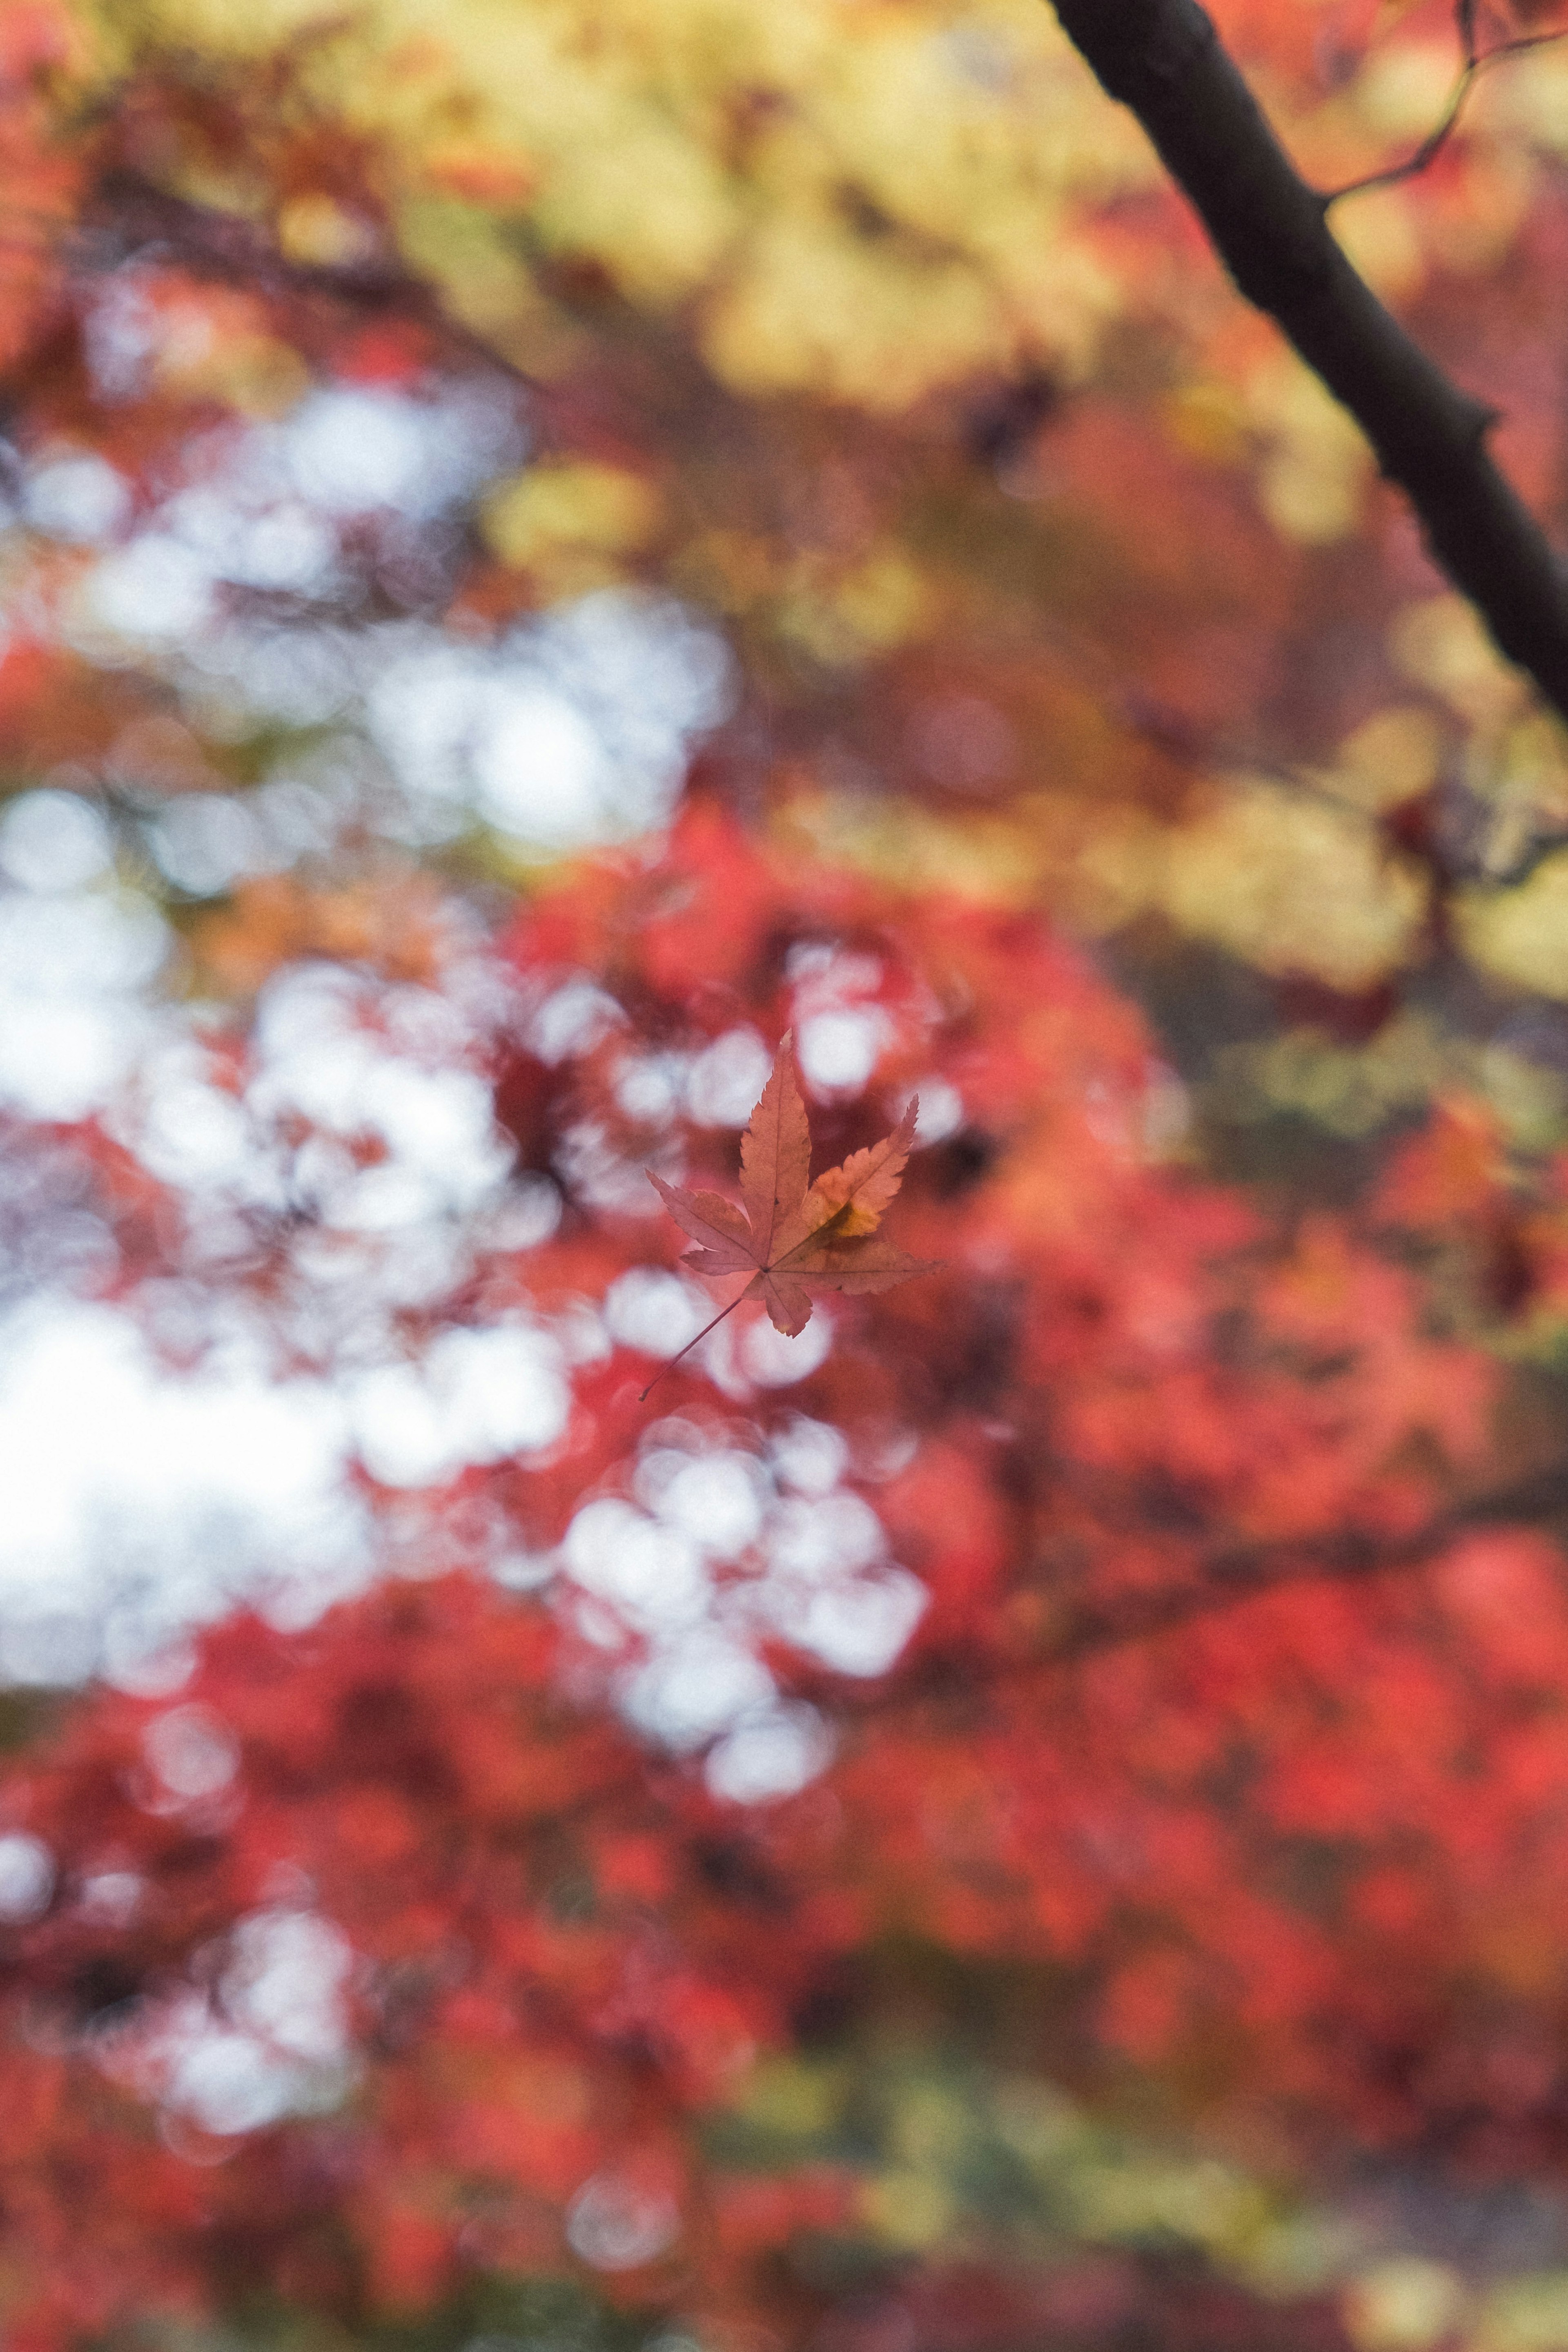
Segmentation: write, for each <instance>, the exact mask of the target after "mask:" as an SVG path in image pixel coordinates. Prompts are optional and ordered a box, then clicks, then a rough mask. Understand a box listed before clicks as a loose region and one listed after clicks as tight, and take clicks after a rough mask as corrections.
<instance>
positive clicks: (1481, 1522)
mask: <svg viewBox="0 0 1568 2352" xmlns="http://www.w3.org/2000/svg"><path fill="white" fill-rule="evenodd" d="M1558 1519H1568V1458H1565V1459H1563V1461H1560V1462H1553V1463H1549V1464H1548V1465H1546V1466H1545V1467H1544V1468H1542V1469H1539V1470H1531V1471H1528V1472H1526V1473H1525V1474H1524V1475H1521V1476H1520V1477H1518V1478H1512V1479H1509V1480H1507V1481H1505V1482H1504V1483H1503V1484H1502V1485H1500V1486H1489V1487H1485V1488H1483V1489H1482V1490H1481V1491H1480V1492H1479V1493H1478V1494H1475V1495H1470V1496H1462V1497H1461V1498H1460V1499H1459V1500H1458V1502H1456V1503H1452V1504H1450V1505H1449V1506H1448V1508H1447V1509H1445V1510H1442V1511H1439V1512H1437V1514H1436V1515H1435V1516H1434V1517H1431V1518H1429V1519H1426V1520H1423V1521H1422V1523H1421V1524H1420V1526H1419V1527H1416V1528H1410V1529H1409V1530H1408V1531H1406V1532H1405V1533H1402V1534H1385V1533H1381V1532H1379V1531H1377V1530H1375V1529H1371V1528H1354V1527H1351V1528H1335V1529H1333V1530H1331V1531H1330V1532H1328V1533H1325V1534H1322V1535H1315V1536H1295V1537H1287V1538H1282V1539H1281V1540H1280V1541H1278V1542H1273V1543H1255V1544H1228V1545H1221V1546H1218V1547H1217V1548H1216V1549H1214V1550H1213V1551H1211V1552H1209V1553H1208V1554H1207V1556H1206V1557H1204V1558H1203V1559H1200V1560H1199V1562H1198V1564H1197V1567H1196V1569H1195V1570H1194V1572H1193V1574H1192V1575H1191V1576H1190V1577H1189V1578H1187V1579H1186V1580H1182V1581H1180V1582H1177V1583H1174V1584H1171V1585H1168V1586H1166V1587H1164V1588H1162V1589H1160V1590H1158V1591H1149V1592H1137V1593H1130V1594H1123V1595H1121V1596H1118V1597H1117V1598H1115V1599H1113V1600H1110V1601H1084V1602H1083V1603H1082V1604H1081V1605H1078V1606H1075V1607H1073V1608H1071V1609H1070V1610H1069V1611H1068V1612H1066V1613H1065V1614H1064V1616H1063V1619H1062V1621H1061V1624H1060V1626H1059V1628H1058V1630H1057V1633H1056V1635H1055V1638H1054V1639H1053V1640H1052V1641H1051V1643H1050V1645H1049V1649H1048V1651H1047V1654H1046V1659H1045V1660H1042V1661H1041V1663H1046V1662H1051V1663H1054V1662H1056V1661H1059V1660H1062V1661H1065V1660H1070V1659H1076V1658H1084V1657H1090V1656H1092V1655H1093V1654H1095V1653H1096V1652H1098V1651H1102V1650H1111V1649H1119V1648H1121V1647H1122V1646H1124V1644H1125V1643H1128V1642H1137V1641H1143V1640H1145V1639H1147V1638H1148V1637H1149V1636H1150V1635H1151V1634H1155V1633H1165V1632H1166V1631H1168V1630H1169V1629H1171V1628H1172V1627H1175V1626H1177V1625H1183V1624H1186V1623H1187V1622H1190V1621H1191V1620H1193V1619H1195V1618H1198V1617H1209V1616H1214V1615H1216V1614H1217V1613H1218V1612H1220V1611H1222V1610H1226V1609H1233V1608H1235V1607H1236V1606H1237V1605H1238V1604H1239V1602H1242V1601H1249V1600H1253V1599H1256V1598H1257V1597H1258V1596H1259V1595H1260V1594H1262V1593H1266V1592H1272V1591H1278V1590H1280V1588H1281V1587H1282V1586H1285V1585H1291V1584H1304V1583H1311V1582H1322V1581H1328V1582H1347V1581H1349V1582H1356V1581H1360V1580H1363V1579H1364V1578H1367V1577H1371V1576H1378V1575H1382V1574H1385V1573H1387V1572H1389V1571H1392V1570H1399V1569H1412V1568H1420V1567H1423V1566H1424V1565H1425V1564H1426V1563H1427V1561H1429V1560H1431V1559H1436V1558H1437V1555H1438V1554H1439V1553H1440V1552H1442V1551H1444V1550H1445V1549H1447V1548H1448V1545H1449V1544H1451V1543H1454V1542H1456V1541H1458V1538H1460V1537H1461V1536H1464V1535H1468V1534H1469V1533H1470V1532H1471V1531H1472V1530H1474V1529H1475V1528H1488V1527H1542V1526H1548V1525H1550V1524H1551V1523H1552V1521H1554V1520H1558Z"/></svg>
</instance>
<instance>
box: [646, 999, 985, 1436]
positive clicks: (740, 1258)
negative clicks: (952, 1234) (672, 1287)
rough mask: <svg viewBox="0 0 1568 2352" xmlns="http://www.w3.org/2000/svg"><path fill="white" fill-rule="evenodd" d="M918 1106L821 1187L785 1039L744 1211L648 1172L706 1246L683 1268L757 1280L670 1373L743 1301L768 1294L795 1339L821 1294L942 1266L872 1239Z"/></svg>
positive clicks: (757, 1114)
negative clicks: (814, 1295)
mask: <svg viewBox="0 0 1568 2352" xmlns="http://www.w3.org/2000/svg"><path fill="white" fill-rule="evenodd" d="M919 1108H920V1101H919V1097H918V1096H916V1097H915V1100H914V1101H912V1102H911V1104H910V1106H909V1108H908V1109H907V1110H906V1111H905V1112H904V1117H903V1118H901V1119H900V1120H899V1122H898V1125H897V1126H896V1127H895V1128H894V1130H893V1133H892V1134H891V1135H884V1136H883V1139H882V1141H881V1142H880V1143H873V1144H871V1145H869V1146H868V1147H867V1149H866V1150H863V1151H852V1153H851V1154H850V1156H849V1158H848V1159H847V1160H845V1161H844V1163H843V1165H842V1167H841V1168H829V1169H827V1170H825V1171H824V1172H823V1173H822V1174H821V1176H819V1177H818V1179H817V1181H816V1182H815V1183H814V1184H813V1183H812V1182H811V1181H810V1177H811V1131H810V1128H809V1127H808V1125H807V1123H806V1106H805V1104H804V1102H803V1101H802V1100H801V1097H800V1084H799V1081H798V1080H797V1078H796V1076H795V1055H794V1049H793V1046H792V1045H791V1043H790V1040H789V1036H788V1035H786V1036H785V1038H784V1041H783V1043H782V1044H781V1045H780V1046H779V1053H778V1057H777V1059H776V1060H775V1062H774V1064H773V1075H772V1076H771V1077H770V1078H769V1079H768V1084H767V1085H766V1087H764V1088H763V1090H762V1099H761V1100H760V1102H758V1105H757V1108H755V1110H754V1111H753V1112H752V1114H751V1118H750V1121H749V1124H748V1125H747V1129H746V1132H745V1134H744V1135H743V1136H742V1137H741V1139H740V1200H741V1205H740V1206H739V1207H737V1205H736V1203H735V1202H733V1201H727V1200H726V1199H725V1198H724V1196H723V1194H722V1193H719V1192H682V1191H681V1190H680V1189H679V1188H678V1187H677V1186H676V1185H674V1184H666V1183H665V1181H664V1178H663V1177H662V1176H655V1175H654V1174H653V1170H652V1169H650V1170H649V1171H648V1176H649V1181H651V1182H652V1183H653V1184H654V1185H655V1186H656V1187H657V1188H658V1192H659V1197H660V1199H661V1200H662V1201H663V1202H664V1206H665V1208H666V1209H668V1211H669V1213H670V1214H671V1216H672V1217H674V1221H675V1223H676V1224H677V1225H679V1226H680V1228H681V1231H682V1232H683V1233H685V1234H690V1235H691V1237H692V1239H693V1241H694V1242H695V1243H696V1244H698V1246H697V1247H696V1248H695V1249H690V1250H687V1252H686V1254H685V1256H684V1257H683V1258H682V1260H681V1264H682V1265H689V1266H690V1267H691V1268H692V1270H693V1272H694V1273H696V1274H705V1275H727V1274H746V1273H749V1274H750V1276H751V1280H750V1281H749V1282H748V1283H747V1286H746V1288H745V1289H744V1290H743V1291H741V1292H740V1293H739V1295H738V1296H737V1297H735V1298H732V1299H731V1300H730V1303H729V1305H728V1306H727V1307H725V1308H724V1309H723V1310H722V1311H721V1312H720V1313H719V1314H717V1315H716V1316H715V1317H714V1318H713V1321H712V1322H711V1323H707V1324H705V1325H704V1327H703V1328H702V1329H701V1330H700V1331H699V1332H698V1333H697V1335H696V1339H688V1340H687V1342H686V1345H685V1347H684V1348H683V1349H681V1351H680V1355H677V1356H672V1357H671V1359H670V1362H669V1363H668V1364H666V1365H665V1366H664V1371H668V1370H670V1369H671V1366H672V1365H674V1364H678V1363H679V1361H680V1360H681V1356H684V1355H686V1354H687V1353H689V1351H690V1350H691V1349H693V1348H695V1346H696V1344H697V1339H706V1337H707V1335H708V1333H709V1332H710V1331H711V1330H713V1329H714V1328H716V1326H717V1325H718V1324H720V1323H722V1322H723V1321H724V1318H725V1316H727V1315H733V1313H734V1312H735V1309H736V1308H737V1307H738V1306H739V1305H740V1303H741V1300H742V1299H745V1298H760V1299H761V1301H762V1303H763V1305H764V1306H765V1307H767V1309H768V1316H769V1318H771V1320H772V1323H773V1327H774V1328H775V1330H778V1331H782V1332H783V1333H785V1335H786V1336H787V1337H788V1338H789V1339H793V1338H794V1336H795V1334H796V1332H797V1331H803V1330H804V1329H805V1328H806V1326H807V1324H808V1323H809V1322H810V1319H811V1293H812V1292H813V1291H814V1290H844V1291H862V1292H863V1291H868V1290H891V1289H892V1287H893V1286H894V1283H895V1282H907V1281H908V1280H909V1278H910V1276H911V1275H915V1274H934V1273H936V1269H937V1267H938V1265H940V1264H941V1261H940V1259H923V1258H916V1257H909V1256H906V1255H905V1254H904V1251H903V1250H900V1249H894V1246H893V1244H892V1243H891V1242H886V1241H882V1240H877V1241H873V1240H872V1239H871V1235H872V1234H873V1233H874V1232H875V1231H876V1228H877V1226H878V1224H879V1223H881V1221H882V1213H883V1210H884V1209H885V1208H886V1207H887V1204H888V1202H890V1201H891V1200H892V1199H893V1197H894V1193H895V1192H897V1191H898V1188H899V1185H900V1184H901V1183H902V1182H903V1181H904V1165H905V1162H906V1161H907V1160H908V1158H909V1154H910V1151H911V1150H912V1148H913V1146H914V1142H915V1118H916V1115H917V1113H918V1111H919ZM655 1378H656V1379H659V1380H662V1379H663V1378H664V1372H660V1373H658V1374H656V1375H655ZM648 1387H649V1388H652V1387H653V1381H650V1382H649V1383H648ZM647 1393H648V1389H644V1390H643V1395H644V1396H646V1395H647Z"/></svg>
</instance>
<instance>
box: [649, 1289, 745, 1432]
mask: <svg viewBox="0 0 1568 2352" xmlns="http://www.w3.org/2000/svg"><path fill="white" fill-rule="evenodd" d="M745 1296H746V1292H745V1291H744V1290H742V1291H740V1292H738V1293H737V1296H736V1297H734V1298H732V1299H731V1300H730V1302H729V1305H728V1306H727V1307H720V1308H719V1310H718V1313H717V1314H716V1316H715V1317H714V1318H713V1321H712V1322H711V1323H705V1324H704V1325H703V1328H702V1329H701V1330H700V1331H698V1332H696V1333H695V1334H694V1336H693V1337H692V1338H691V1339H688V1340H687V1341H686V1344H685V1347H684V1348H681V1349H677V1351H676V1353H675V1354H674V1355H673V1356H672V1357H671V1358H670V1360H669V1362H668V1363H667V1364H661V1365H660V1367H659V1369H658V1370H657V1371H656V1372H655V1373H654V1375H653V1379H652V1380H651V1381H649V1383H648V1385H647V1387H646V1388H645V1389H644V1390H643V1391H642V1394H641V1395H640V1396H639V1397H638V1399H637V1402H638V1403H639V1404H646V1403H647V1402H648V1399H649V1398H650V1397H651V1396H652V1395H653V1391H654V1390H655V1389H656V1388H657V1387H658V1385H659V1382H660V1381H662V1380H663V1379H664V1374H665V1373H666V1372H673V1371H674V1369H675V1366H676V1365H677V1364H678V1363H679V1362H680V1360H681V1358H682V1357H683V1356H689V1355H690V1354H691V1352H692V1349H694V1348H695V1346H696V1344H697V1341H698V1340H699V1339H706V1338H707V1335H708V1333H709V1332H710V1331H716V1330H717V1328H718V1327H719V1325H720V1324H721V1323H722V1322H723V1321H724V1318H725V1317H726V1316H727V1315H733V1314H734V1312H735V1310H736V1308H737V1307H738V1306H739V1304H740V1302H741V1299H743V1298H744V1297H745Z"/></svg>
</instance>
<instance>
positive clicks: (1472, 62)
mask: <svg viewBox="0 0 1568 2352" xmlns="http://www.w3.org/2000/svg"><path fill="white" fill-rule="evenodd" d="M1454 16H1455V21H1456V22H1457V24H1458V28H1459V37H1460V39H1461V40H1462V42H1463V44H1464V62H1463V64H1462V65H1461V66H1460V68H1459V78H1458V81H1457V82H1456V83H1455V84H1454V88H1453V91H1452V94H1451V95H1450V97H1449V100H1448V105H1447V107H1446V108H1445V109H1444V110H1443V115H1442V120H1441V121H1439V122H1438V124H1437V128H1436V130H1433V131H1428V132H1427V136H1426V138H1425V139H1423V140H1422V142H1421V144H1420V145H1419V147H1417V148H1416V152H1415V153H1414V154H1413V155H1407V156H1406V159H1405V161H1404V163H1390V164H1389V165H1388V167H1387V168H1386V170H1385V171H1382V172H1368V173H1366V174H1365V176H1364V178H1362V179H1359V180H1350V181H1347V182H1346V184H1345V185H1344V186H1343V188H1334V189H1332V190H1331V191H1330V192H1329V193H1328V194H1326V195H1325V196H1324V197H1323V200H1322V201H1323V209H1324V210H1325V212H1326V211H1327V209H1328V207H1329V206H1330V205H1338V204H1343V201H1344V199H1345V197H1346V196H1359V195H1363V194H1364V193H1365V192H1366V190H1367V189H1368V188H1393V187H1397V186H1398V185H1399V184H1400V183H1401V181H1404V180H1414V179H1417V178H1418V177H1419V176H1420V174H1421V173H1423V172H1424V171H1426V170H1427V166H1428V165H1429V164H1431V163H1435V162H1436V161H1437V157H1438V156H1439V155H1440V154H1441V153H1442V151H1443V149H1444V148H1445V147H1446V146H1447V144H1448V138H1449V135H1450V133H1451V132H1452V131H1453V130H1454V128H1455V126H1456V125H1457V123H1458V120H1459V117H1460V115H1461V114H1462V113H1463V112H1464V110H1465V101H1466V100H1467V99H1468V98H1469V94H1470V90H1471V88H1472V87H1473V85H1474V84H1475V82H1476V81H1477V80H1478V79H1479V77H1480V76H1481V75H1482V74H1483V73H1485V71H1486V69H1487V68H1488V67H1489V66H1495V65H1500V63H1501V62H1502V60H1503V58H1518V57H1522V56H1523V55H1524V52H1525V51H1526V50H1527V49H1545V48H1550V47H1551V46H1552V43H1553V42H1554V41H1561V40H1563V39H1568V27H1564V28H1563V29H1562V30H1559V31H1558V32H1555V33H1528V34H1522V35H1521V36H1520V37H1518V38H1517V39H1515V40H1511V41H1500V42H1499V43H1498V44H1497V46H1496V47H1495V48H1490V49H1478V48H1477V47H1476V11H1475V0H1458V5H1457V6H1456V8H1455V10H1454Z"/></svg>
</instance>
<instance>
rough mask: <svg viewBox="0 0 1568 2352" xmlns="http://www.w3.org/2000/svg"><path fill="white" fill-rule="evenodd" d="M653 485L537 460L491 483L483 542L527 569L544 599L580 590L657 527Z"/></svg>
mask: <svg viewBox="0 0 1568 2352" xmlns="http://www.w3.org/2000/svg"><path fill="white" fill-rule="evenodd" d="M660 517H661V506H660V499H659V494H658V491H657V489H656V488H654V486H653V483H652V482H650V481H649V480H648V479H647V478H646V477H645V476H643V475H642V474H633V473H629V472H627V471H626V469H625V468H624V467H619V466H596V465H591V464H586V463H575V464H574V463H566V464H559V465H549V464H546V465H539V466H534V467H528V469H527V470H526V471H525V472H523V473H520V474H516V475H514V476H513V477H512V478H511V479H510V480H508V481H504V482H501V483H499V484H498V485H497V487H496V488H495V489H494V490H492V491H491V493H490V495H489V497H488V498H487V499H486V502H485V505H484V508H483V510H482V512H481V515H480V530H481V531H482V533H483V535H484V539H485V543H486V546H487V547H488V548H489V550H490V551H491V553H492V554H494V555H497V556H499V558H500V560H501V562H503V563H506V564H509V565H510V566H511V567H512V568H513V569H514V570H515V571H518V572H530V573H531V574H532V575H533V577H534V580H535V583H536V584H537V586H538V588H539V590H540V591H541V593H543V594H544V595H545V596H546V597H547V598H548V599H551V600H553V599H555V598H557V597H563V596H574V595H581V594H584V593H586V592H587V591H588V590H590V589H592V588H597V587H601V586H602V585H603V584H604V583H606V582H607V581H610V580H612V579H614V578H615V577H617V575H618V574H619V572H620V571H621V568H622V558H623V557H627V556H631V555H634V554H635V553H636V552H637V551H638V550H640V549H641V548H643V547H645V546H646V545H647V544H648V542H649V541H650V540H651V539H652V538H653V536H654V534H655V533H656V531H657V530H658V528H659V523H660Z"/></svg>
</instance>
